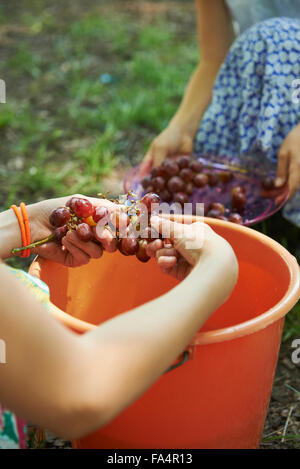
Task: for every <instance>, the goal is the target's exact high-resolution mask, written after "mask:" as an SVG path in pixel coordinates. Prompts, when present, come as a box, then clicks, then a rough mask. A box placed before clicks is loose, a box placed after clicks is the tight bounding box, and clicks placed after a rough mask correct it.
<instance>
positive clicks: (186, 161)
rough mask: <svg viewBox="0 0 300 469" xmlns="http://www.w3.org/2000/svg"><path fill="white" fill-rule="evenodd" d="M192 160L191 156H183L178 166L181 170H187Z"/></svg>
mask: <svg viewBox="0 0 300 469" xmlns="http://www.w3.org/2000/svg"><path fill="white" fill-rule="evenodd" d="M190 160H191V158H190V157H189V156H181V157H180V158H179V159H178V160H177V164H178V166H179V168H180V169H183V168H187V167H188V165H189V163H190Z"/></svg>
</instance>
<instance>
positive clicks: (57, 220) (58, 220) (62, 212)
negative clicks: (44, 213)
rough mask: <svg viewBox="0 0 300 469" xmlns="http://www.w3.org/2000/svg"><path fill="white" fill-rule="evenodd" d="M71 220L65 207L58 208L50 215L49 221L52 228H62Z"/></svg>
mask: <svg viewBox="0 0 300 469" xmlns="http://www.w3.org/2000/svg"><path fill="white" fill-rule="evenodd" d="M70 218H71V214H70V211H69V210H68V209H67V208H66V207H59V208H56V209H55V210H53V211H52V212H51V214H50V217H49V221H50V223H51V225H52V226H63V225H65V224H66V223H68V221H69V220H70Z"/></svg>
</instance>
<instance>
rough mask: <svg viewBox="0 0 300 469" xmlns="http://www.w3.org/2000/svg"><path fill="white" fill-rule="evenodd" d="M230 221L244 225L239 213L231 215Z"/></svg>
mask: <svg viewBox="0 0 300 469" xmlns="http://www.w3.org/2000/svg"><path fill="white" fill-rule="evenodd" d="M229 221H231V222H232V223H237V224H238V225H241V224H242V223H243V219H242V217H241V215H239V214H238V213H231V214H230V215H229Z"/></svg>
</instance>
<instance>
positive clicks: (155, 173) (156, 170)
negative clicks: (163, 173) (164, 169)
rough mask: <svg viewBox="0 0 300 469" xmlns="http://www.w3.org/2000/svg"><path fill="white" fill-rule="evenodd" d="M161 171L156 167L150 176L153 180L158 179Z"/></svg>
mask: <svg viewBox="0 0 300 469" xmlns="http://www.w3.org/2000/svg"><path fill="white" fill-rule="evenodd" d="M158 173H159V170H158V167H156V166H154V168H152V169H151V171H150V174H151V177H152V178H156V176H158Z"/></svg>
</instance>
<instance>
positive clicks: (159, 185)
mask: <svg viewBox="0 0 300 469" xmlns="http://www.w3.org/2000/svg"><path fill="white" fill-rule="evenodd" d="M152 184H153V187H154V190H155V191H157V192H160V191H162V190H163V189H164V188H165V180H164V179H163V178H162V177H161V176H157V177H155V178H154V179H153V180H152Z"/></svg>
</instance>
